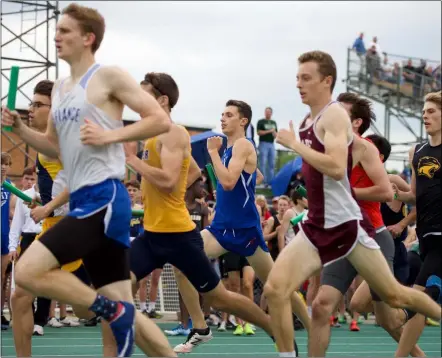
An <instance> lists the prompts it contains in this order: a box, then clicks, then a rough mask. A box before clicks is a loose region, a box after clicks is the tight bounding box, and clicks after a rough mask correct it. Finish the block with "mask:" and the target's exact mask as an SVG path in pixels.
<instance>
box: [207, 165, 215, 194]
mask: <svg viewBox="0 0 442 358" xmlns="http://www.w3.org/2000/svg"><path fill="white" fill-rule="evenodd" d="M206 169H207V173H208V174H209V179H210V182H211V183H212V187H213V189H214V190H216V186H217V185H218V180H217V179H216V175H215V171H214V170H213V166H212V164H210V163H209V164H206Z"/></svg>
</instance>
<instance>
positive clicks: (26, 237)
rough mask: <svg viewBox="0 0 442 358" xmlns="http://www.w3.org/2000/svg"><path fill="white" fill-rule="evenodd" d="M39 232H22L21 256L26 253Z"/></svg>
mask: <svg viewBox="0 0 442 358" xmlns="http://www.w3.org/2000/svg"><path fill="white" fill-rule="evenodd" d="M36 237H37V234H34V233H32V234H31V233H22V234H21V240H20V257H21V256H22V255H23V254H24V253H25V251H26V250H27V249H28V247H29V246H31V244H32V243H33V242H34V240H35V238H36Z"/></svg>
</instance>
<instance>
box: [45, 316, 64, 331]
mask: <svg viewBox="0 0 442 358" xmlns="http://www.w3.org/2000/svg"><path fill="white" fill-rule="evenodd" d="M48 326H49V327H52V328H61V327H64V325H63V324H62V323H60V321H59V320H58V319H57V318H55V317H52V318H51V319H50V320H49V322H48Z"/></svg>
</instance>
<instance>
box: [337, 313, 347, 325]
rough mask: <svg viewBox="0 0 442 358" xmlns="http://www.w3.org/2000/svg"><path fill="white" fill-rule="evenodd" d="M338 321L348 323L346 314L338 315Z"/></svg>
mask: <svg viewBox="0 0 442 358" xmlns="http://www.w3.org/2000/svg"><path fill="white" fill-rule="evenodd" d="M338 322H339V323H340V324H346V323H347V317H346V316H345V314H340V315H338Z"/></svg>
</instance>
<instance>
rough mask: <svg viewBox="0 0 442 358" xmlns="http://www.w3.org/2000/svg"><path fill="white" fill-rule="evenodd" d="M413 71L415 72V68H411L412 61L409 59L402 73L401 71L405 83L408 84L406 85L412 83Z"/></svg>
mask: <svg viewBox="0 0 442 358" xmlns="http://www.w3.org/2000/svg"><path fill="white" fill-rule="evenodd" d="M415 71H416V68H415V67H414V66H413V61H412V60H411V58H410V59H409V60H408V62H407V64H406V65H405V66H404V67H403V71H402V74H403V76H404V80H405V82H408V83H413V82H414V73H415Z"/></svg>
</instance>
